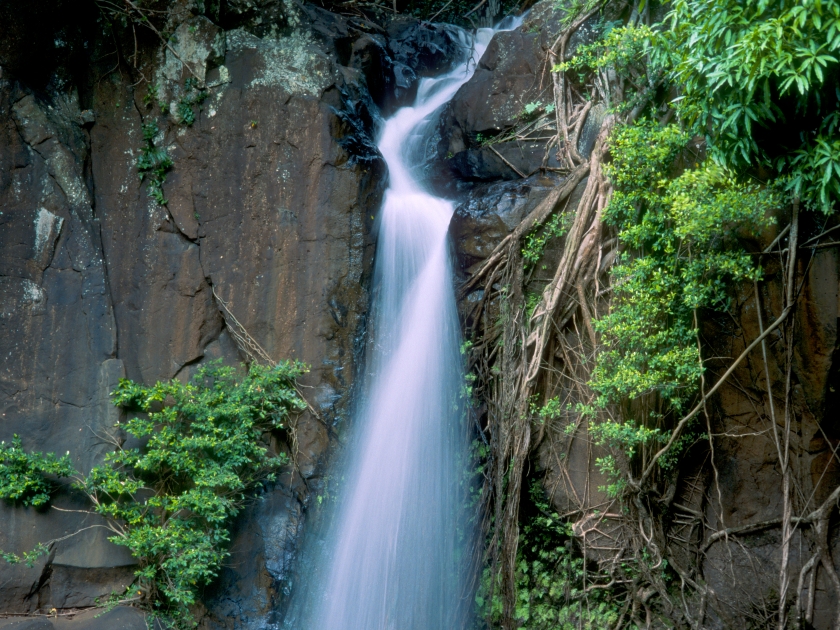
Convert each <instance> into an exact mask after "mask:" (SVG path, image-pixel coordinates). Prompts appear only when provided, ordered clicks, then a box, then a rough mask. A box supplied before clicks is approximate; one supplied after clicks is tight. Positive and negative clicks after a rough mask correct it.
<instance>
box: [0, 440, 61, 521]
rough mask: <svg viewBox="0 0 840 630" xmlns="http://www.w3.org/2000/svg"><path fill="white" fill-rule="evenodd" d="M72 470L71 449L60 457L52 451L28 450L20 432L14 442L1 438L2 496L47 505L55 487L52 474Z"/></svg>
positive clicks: (23, 502) (32, 503) (0, 491)
mask: <svg viewBox="0 0 840 630" xmlns="http://www.w3.org/2000/svg"><path fill="white" fill-rule="evenodd" d="M71 474H73V467H72V464H71V463H70V454H69V453H68V454H67V455H65V456H64V457H61V458H59V457H56V456H55V455H54V454H53V453H47V454H42V453H27V452H26V451H24V450H23V446H22V445H21V441H20V437H18V436H17V435H15V436H14V437H13V438H12V443H11V444H7V443H6V442H5V441H4V442H0V498H3V499H6V500H7V501H13V502H15V503H21V504H23V505H34V506H36V507H38V506H41V505H45V504H46V503H48V502H49V500H50V494H51V493H52V492H53V490H54V485H53V483H52V482H51V481H50V479H49V478H50V477H69V476H70V475H71Z"/></svg>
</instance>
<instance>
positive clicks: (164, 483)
mask: <svg viewBox="0 0 840 630" xmlns="http://www.w3.org/2000/svg"><path fill="white" fill-rule="evenodd" d="M304 371H305V369H304V367H303V366H302V364H300V363H281V364H279V365H278V366H276V367H271V368H269V367H262V366H259V365H252V366H251V368H250V371H249V372H248V373H247V375H245V376H244V377H242V378H238V377H237V375H236V372H235V370H234V369H233V368H230V367H222V366H220V365H218V364H211V366H210V367H205V368H202V369H201V370H199V372H198V373H197V374H196V376H195V378H194V379H193V381H192V382H191V383H189V384H184V383H181V382H179V381H176V380H173V381H170V382H167V383H157V384H155V385H153V386H151V387H145V386H142V385H139V384H137V383H134V382H132V381H130V380H126V379H123V380H121V381H120V384H119V387H117V389H116V391H114V392H113V397H114V404H115V405H117V406H119V407H122V408H123V409H126V410H128V411H135V412H140V413H141V414H142V415H139V416H137V417H134V418H132V419H131V420H129V421H128V423H127V424H126V425H125V426H123V427H121V428H122V429H124V431H125V433H127V434H128V435H129V436H131V437H132V438H134V441H135V442H136V443H137V444H138V446H136V447H131V448H124V447H119V448H117V449H116V450H115V451H113V452H111V453H109V454H108V455H106V456H105V461H104V463H103V464H101V465H99V466H96V467H94V468H93V469H92V470H91V471H90V473H89V474H88V475H87V476H84V475H82V474H80V473H77V472H74V471H72V469H71V468H70V463H69V458H67V457H66V456H65V457H64V458H60V459H59V458H56V457H55V456H54V455H52V454H47V455H42V454H37V453H34V454H33V453H29V454H28V453H25V452H24V451H23V450H22V448H21V445H20V441H19V440H17V439H16V440H15V442H14V443H13V445H12V447H4V448H5V450H2V451H0V453H2V455H0V498H4V499H7V500H11V501H18V502H22V503H25V504H32V505H39V504H43V503H45V502H46V501H47V499H48V497H49V493H50V489H51V482H50V481H49V479H48V477H47V476H63V477H73V479H74V487H75V488H77V489H78V490H81V491H83V492H84V493H85V494H86V495H87V496H88V497H89V498H90V500H91V503H92V506H93V507H92V510H93V511H94V512H96V513H98V514H100V515H102V516H103V517H105V518H106V520H107V522H108V524H109V527H110V529H111V530H112V531H113V534H114V535H113V536H111V537H110V540H111V541H112V542H114V543H116V544H118V545H122V546H125V547H128V549H129V550H130V551H131V553H132V555H133V556H134V557H135V558H136V559H137V561H138V564H139V568H138V570H137V572H136V576H137V579H136V581H135V583H134V584H133V585H132V587H131V588H130V589H129V591H128V592H127V593H126V594H125V597H124V599H127V600H138V599H139V600H141V601H142V602H143V603H145V604H146V605H147V606H148V607H149V609H150V610H152V611H153V612H156V613H157V614H159V615H161V616H163V617H165V618H168V619H169V620H170V621H172V622H173V623H174V624H175V625H177V626H179V627H189V626H191V625H194V624H193V618H192V616H191V613H190V608H191V607H192V606H193V605H194V604H196V602H197V595H198V591H199V588H200V587H202V586H204V585H206V584H208V583H209V582H210V581H211V580H212V579H213V578H215V577H216V575H217V574H218V571H219V569H220V568H221V566H222V562H223V561H224V560H225V558H227V557H228V555H229V553H228V551H227V544H228V542H229V529H228V528H229V525H230V522H231V519H232V518H233V517H234V516H236V514H238V513H239V511H240V510H241V509H242V506H243V504H244V502H245V500H246V498H247V497H248V495H249V494H250V493H251V492H253V491H254V490H255V489H256V488H257V487H258V486H259V485H260V484H262V483H265V482H270V481H273V480H274V476H275V473H276V471H277V470H278V469H279V468H280V467H281V466H283V465H284V464H286V463H288V459H287V458H286V457H285V456H284V455H283V454H280V455H276V454H272V453H271V452H270V450H269V445H268V440H267V435H268V433H269V432H270V431H272V430H278V429H280V430H282V429H285V428H286V427H287V424H286V423H287V419H288V417H289V414H292V413H296V412H300V411H302V410H303V409H304V408H305V403H304V402H303V400H302V399H301V398H300V396H299V395H298V394H297V390H296V389H295V379H296V378H297V377H299V376H300V375H301V374H303V373H304ZM139 445H142V446H139ZM40 549H41V550H43V551H46V549H47V546H43V545H42V546H41V547H40ZM5 555H6V556H7V558H6V559H7V560H12V561H15V559H18V558H17V556H14V554H5ZM24 559H26V560H31V554H29V555H26V556H24Z"/></svg>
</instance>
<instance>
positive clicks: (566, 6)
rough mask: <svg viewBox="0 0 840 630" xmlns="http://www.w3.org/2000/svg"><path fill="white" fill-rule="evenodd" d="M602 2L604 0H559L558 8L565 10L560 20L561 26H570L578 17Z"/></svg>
mask: <svg viewBox="0 0 840 630" xmlns="http://www.w3.org/2000/svg"><path fill="white" fill-rule="evenodd" d="M602 2H603V0H557V2H556V6H557V8H559V9H562V10H563V11H565V13H564V14H563V17H562V19H561V20H560V26H561V28H563V29H567V28H569V27H570V26H571V25H572V22H574V21H575V20H576V19H577V18H578V17H580V16H581V15H583V14H584V13H587V12H588V11H591V10H592V9H594V8H595V7H596V6H597V5H599V4H601V3H602Z"/></svg>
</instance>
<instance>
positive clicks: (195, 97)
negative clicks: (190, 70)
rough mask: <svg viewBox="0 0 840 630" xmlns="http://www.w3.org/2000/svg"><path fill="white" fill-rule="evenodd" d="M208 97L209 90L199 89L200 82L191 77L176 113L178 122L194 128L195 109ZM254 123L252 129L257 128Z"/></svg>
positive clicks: (186, 83)
mask: <svg viewBox="0 0 840 630" xmlns="http://www.w3.org/2000/svg"><path fill="white" fill-rule="evenodd" d="M207 96H208V93H207V90H204V89H201V88H199V86H198V81H196V79H195V78H193V77H189V78H188V79H187V80H186V81H184V92H183V94H182V95H181V98H180V99H179V100H178V106H177V109H176V112H175V113H176V115H177V117H178V121H179V122H180V123H181V124H184V125H187V126H188V127H190V126H192V124H193V123H194V122H195V110H194V109H193V108H194V106H195V105H200V104H201V103H203V102H204V100H205V99H206V98H207ZM253 123H254V121H252V125H251V127H252V128H255V127H256V125H255V124H253Z"/></svg>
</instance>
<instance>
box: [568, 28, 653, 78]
mask: <svg viewBox="0 0 840 630" xmlns="http://www.w3.org/2000/svg"><path fill="white" fill-rule="evenodd" d="M655 38H656V34H655V33H654V31H653V30H652V29H651V28H650V27H648V26H645V25H644V24H640V25H638V26H634V25H627V26H621V27H617V28H612V25H609V24H608V25H607V28H606V29H605V32H604V35H603V37H601V38H600V39H599V40H598V41H596V42H593V43H592V44H586V45H583V46H580V47H579V48H578V49H577V51H576V53H575V56H574V57H573V58H572V59H571V60H569V61H566V62H563V63H559V64H555V65H554V66H553V67H552V72H558V71H559V70H566V71H569V70H577V71H584V70H589V71H592V70H603V69H605V68H613V69H614V70H615V71H616V73H618V74H620V75H622V76H631V75H632V74H640V73H644V72H645V71H646V67H645V65H646V64H645V56H646V55H647V54H648V53H649V52H650V49H651V43H652V41H653V40H655Z"/></svg>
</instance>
